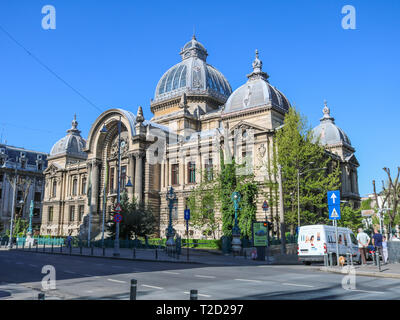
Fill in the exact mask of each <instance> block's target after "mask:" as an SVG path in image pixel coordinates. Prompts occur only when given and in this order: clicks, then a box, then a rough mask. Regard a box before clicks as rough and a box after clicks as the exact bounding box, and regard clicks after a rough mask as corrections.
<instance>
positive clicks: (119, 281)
mask: <svg viewBox="0 0 400 320" xmlns="http://www.w3.org/2000/svg"><path fill="white" fill-rule="evenodd" d="M107 280H108V281H112V282H118V283H127V282H126V281H121V280H114V279H107Z"/></svg>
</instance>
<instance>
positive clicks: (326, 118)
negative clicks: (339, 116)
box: [321, 100, 335, 121]
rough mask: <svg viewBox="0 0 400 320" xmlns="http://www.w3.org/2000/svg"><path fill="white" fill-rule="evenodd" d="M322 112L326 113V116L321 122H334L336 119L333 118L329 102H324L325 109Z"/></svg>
mask: <svg viewBox="0 0 400 320" xmlns="http://www.w3.org/2000/svg"><path fill="white" fill-rule="evenodd" d="M322 112H323V113H324V116H323V117H322V119H321V121H323V120H332V121H334V120H335V119H334V118H332V117H331V110H330V109H329V107H328V102H327V101H326V100H324V109H322Z"/></svg>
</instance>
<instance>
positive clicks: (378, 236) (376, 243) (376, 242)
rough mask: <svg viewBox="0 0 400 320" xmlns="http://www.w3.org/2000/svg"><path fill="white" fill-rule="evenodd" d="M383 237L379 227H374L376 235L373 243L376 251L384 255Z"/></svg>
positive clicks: (373, 237)
mask: <svg viewBox="0 0 400 320" xmlns="http://www.w3.org/2000/svg"><path fill="white" fill-rule="evenodd" d="M382 241H383V237H382V235H381V234H380V233H379V232H378V229H377V228H374V235H373V236H372V245H373V246H374V247H375V252H379V255H380V256H381V257H383V248H382Z"/></svg>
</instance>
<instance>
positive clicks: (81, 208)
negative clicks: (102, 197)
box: [79, 205, 85, 221]
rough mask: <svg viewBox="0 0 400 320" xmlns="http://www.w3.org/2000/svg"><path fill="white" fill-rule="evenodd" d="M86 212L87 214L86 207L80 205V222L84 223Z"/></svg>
mask: <svg viewBox="0 0 400 320" xmlns="http://www.w3.org/2000/svg"><path fill="white" fill-rule="evenodd" d="M84 212H85V206H83V205H80V206H79V221H82V219H83V214H84Z"/></svg>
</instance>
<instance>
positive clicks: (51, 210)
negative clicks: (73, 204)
mask: <svg viewBox="0 0 400 320" xmlns="http://www.w3.org/2000/svg"><path fill="white" fill-rule="evenodd" d="M47 218H48V219H47V220H48V221H49V222H52V221H53V207H49V212H48V217H47Z"/></svg>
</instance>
